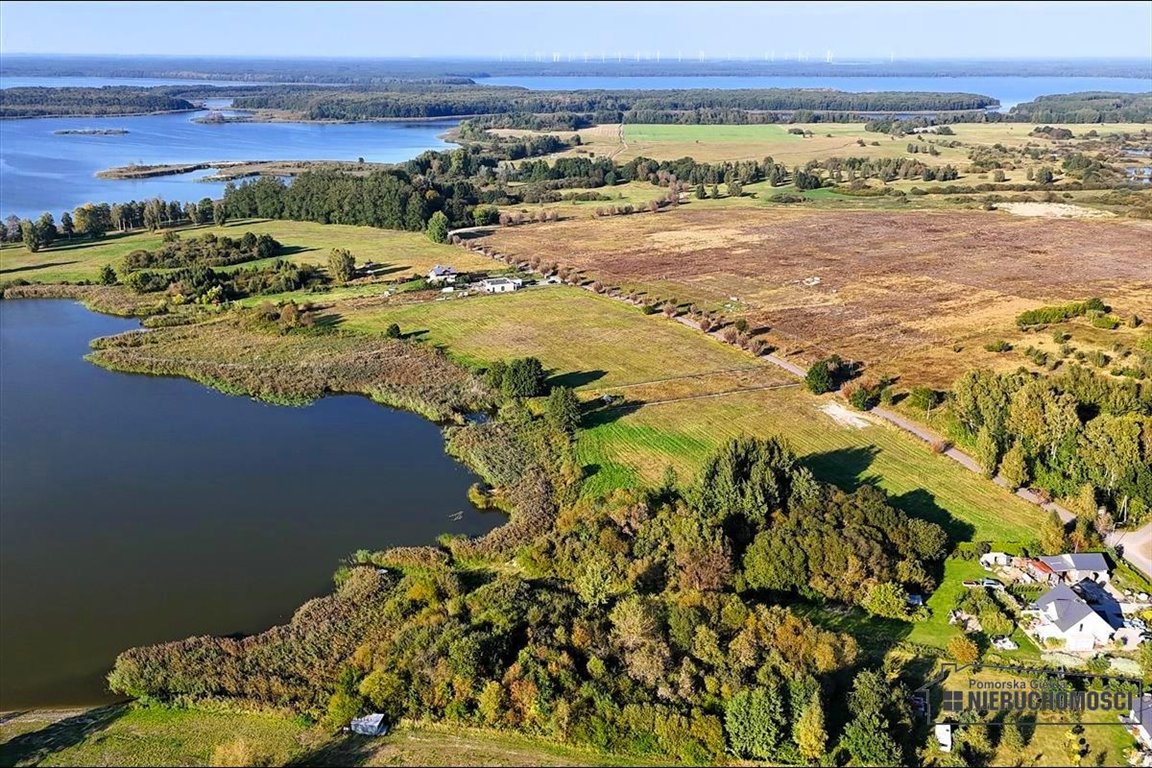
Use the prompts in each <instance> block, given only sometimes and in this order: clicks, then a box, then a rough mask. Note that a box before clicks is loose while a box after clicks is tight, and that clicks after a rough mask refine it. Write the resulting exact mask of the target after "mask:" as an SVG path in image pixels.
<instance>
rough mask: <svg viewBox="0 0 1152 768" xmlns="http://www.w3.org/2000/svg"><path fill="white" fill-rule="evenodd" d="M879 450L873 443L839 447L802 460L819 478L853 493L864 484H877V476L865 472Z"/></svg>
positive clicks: (810, 455)
mask: <svg viewBox="0 0 1152 768" xmlns="http://www.w3.org/2000/svg"><path fill="white" fill-rule="evenodd" d="M879 452H880V450H879V449H878V448H876V447H875V446H872V445H867V446H859V447H855V448H837V449H836V450H834V451H825V452H823V453H811V454H809V455H807V456H805V457H804V458H802V459H801V460H800V461H801V463H802V464H803V465H804V466H806V467H808V469H809V470H811V472H812V474H813V475H814V476H815V477H816V479H817V480H820V481H822V482H825V483H831V484H832V485H835V486H836V487H837V488H840V489H841V490H844V491H848V492H849V493H851V492H852V491H855V490H856V489H857V488H859V487H860V486H862V485H875V484H876V479H877V478H876V476H875V475H868V474H865V473H866V472H867V470H868V468H869V467H871V466H872V462H873V461H874V460H875V458H876V454H877V453H879Z"/></svg>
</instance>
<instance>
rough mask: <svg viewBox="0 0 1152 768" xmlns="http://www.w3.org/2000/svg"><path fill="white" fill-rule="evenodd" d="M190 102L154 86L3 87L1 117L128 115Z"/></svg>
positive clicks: (188, 106)
mask: <svg viewBox="0 0 1152 768" xmlns="http://www.w3.org/2000/svg"><path fill="white" fill-rule="evenodd" d="M193 108H194V105H193V104H192V102H190V101H187V100H185V99H181V98H177V97H175V96H172V95H170V94H169V93H167V92H166V91H163V90H160V89H155V88H135V87H122V86H109V87H106V88H4V89H0V118H6V117H45V116H50V115H131V114H137V113H148V112H174V111H177V110H189V109H193Z"/></svg>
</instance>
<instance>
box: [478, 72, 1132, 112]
mask: <svg viewBox="0 0 1152 768" xmlns="http://www.w3.org/2000/svg"><path fill="white" fill-rule="evenodd" d="M476 82H478V83H483V84H485V85H517V86H520V87H523V88H529V89H531V90H534V91H541V90H561V91H571V90H588V89H600V88H603V89H616V88H639V89H642V90H653V89H661V88H724V89H734V88H830V89H832V90H836V91H848V92H851V93H863V92H866V91H941V92H954V93H978V94H981V95H983V96H992V97H993V98H996V99H999V100H1000V108H1001V109H1003V110H1006V109H1008V108H1010V107H1012V106H1013V105H1015V104H1020V103H1021V102H1025V101H1031V100H1032V99H1035V98H1036V97H1037V96H1047V95H1051V94H1054V93H1074V92H1076V91H1119V92H1122V93H1140V92H1143V91H1152V80H1149V79H1142V78H1128V77H723V76H707V77H676V76H672V77H488V78H478V79H477V80H476Z"/></svg>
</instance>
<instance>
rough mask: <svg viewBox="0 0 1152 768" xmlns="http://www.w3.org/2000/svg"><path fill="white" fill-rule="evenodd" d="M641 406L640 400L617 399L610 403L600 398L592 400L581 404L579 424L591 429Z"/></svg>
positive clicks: (617, 418)
mask: <svg viewBox="0 0 1152 768" xmlns="http://www.w3.org/2000/svg"><path fill="white" fill-rule="evenodd" d="M643 407H644V402H643V401H641V400H631V401H629V400H624V399H619V400H613V401H612V402H610V403H606V402H604V401H602V400H592V401H590V402H587V403H583V404H581V407H580V426H581V427H582V428H584V429H592V428H593V427H601V426H604V425H605V424H611V423H612V422H614V421H617V420H619V419H622V418H624V417H625V416H627V415H628V414H630V413H635V412H636V411H638V410H640V409H641V408H643Z"/></svg>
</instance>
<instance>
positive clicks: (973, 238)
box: [484, 201, 1152, 386]
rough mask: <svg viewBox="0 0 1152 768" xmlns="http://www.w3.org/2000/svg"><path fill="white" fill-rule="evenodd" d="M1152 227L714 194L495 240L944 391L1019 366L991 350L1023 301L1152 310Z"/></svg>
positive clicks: (499, 234) (524, 254) (779, 342)
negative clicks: (979, 372) (987, 369)
mask: <svg viewBox="0 0 1152 768" xmlns="http://www.w3.org/2000/svg"><path fill="white" fill-rule="evenodd" d="M1149 236H1152V224H1150V223H1149V222H1143V221H1133V220H1122V219H1113V220H1077V219H1043V218H1030V217H1022V216H1016V215H1013V214H1010V213H1006V212H1000V211H992V212H986V211H971V212H958V211H951V212H942V211H941V212H938V211H917V210H914V211H894V210H875V211H847V210H844V211H841V210H836V211H833V210H814V209H804V208H801V209H795V208H790V209H784V208H775V207H770V206H764V205H751V206H748V207H746V208H745V209H742V210H740V211H739V213H737V212H736V211H734V210H733V209H731V208H728V209H714V208H710V207H708V206H707V201H706V203H705V204H704V205H701V206H696V205H688V206H683V207H681V208H679V209H676V210H670V211H666V212H663V213H660V214H657V215H652V214H646V215H639V216H630V217H610V218H606V219H601V220H595V221H593V220H591V219H573V220H570V221H560V222H556V223H549V224H542V225H532V226H524V227H512V228H501V229H498V230H496V231H495V232H493V233H492V234H491V235H490V236H488V237H486V238H485V239H484V242H485V243H486V244H487V245H489V246H491V247H494V248H496V249H497V250H498V251H499V252H500V253H504V254H509V255H512V256H515V257H518V258H524V259H527V258H530V257H532V256H538V257H540V258H542V259H546V260H556V261H557V262H559V263H560V264H561V265H562V266H568V267H570V268H575V269H577V270H580V271H581V272H582V273H583V274H584V275H585V276H586V277H587V278H589V279H597V280H600V281H602V282H603V283H604V284H605V285H608V286H616V287H620V288H622V289H624V290H637V291H642V292H645V293H647V294H648V296H649V297H650V298H660V299H665V298H669V297H675V298H676V299H678V300H679V301H682V302H683V301H690V302H694V303H696V304H698V305H700V306H702V307H705V308H708V309H711V310H717V311H721V312H723V313H724V314H725V315H726V316H728V317H730V318H732V317H739V316H743V317H745V318H747V319H748V322H749V323H750V324H751V325H752V326H753V327H762V328H767V329H768V338H769V340H770V341H771V342H772V343H773V344H774V345H776V346H777V347H779V348H780V350H781V352H782V353H783V354H785V355H793V356H795V357H797V358H798V359H800V360H802V361H805V360H812V359H814V358H817V357H821V356H824V355H826V354H829V353H831V352H837V353H839V354H841V355H842V356H845V357H848V358H851V359H855V360H862V361H865V362H867V363H869V364H871V365H872V366H874V370H876V371H877V372H878V373H887V374H895V375H901V376H904V377H906V378H908V379H910V380H911V381H912V382H915V383H919V382H924V383H930V384H934V385H937V386H946V385H948V384H950V383H951V382H952V381H953V380H954V379H955V378H956V376H958V375H959V374H960V373H962V372H963V371H965V370H967V369H969V368H971V367H973V366H976V365H999V364H1001V363H1007V364H1009V365H1015V364H1018V363H1019V361H1020V358H1019V356H1015V357H1014V359H1013V360H1008V361H1005V360H1004V359H1003V356H997V355H996V354H994V353H985V352H984V351H983V350H982V347H983V345H984V344H985V343H987V342H988V341H991V340H993V339H994V338H997V337H999V336H1002V335H1004V334H1007V333H1012V331H1013V329H1014V328H1015V326H1014V318H1015V316H1016V315H1017V314H1018V313H1019V312H1021V311H1023V310H1024V309H1029V308H1033V307H1036V306H1040V305H1043V304H1045V303H1050V302H1055V301H1067V300H1073V299H1084V298H1087V297H1088V296H1091V295H1099V296H1101V297H1102V298H1103V299H1104V300H1105V301H1106V302H1108V303H1109V304H1112V305H1114V306H1115V307H1116V309H1117V310H1118V311H1119V312H1120V313H1121V314H1122V315H1123V316H1127V315H1128V314H1131V313H1137V314H1139V315H1141V316H1145V317H1147V316H1148V315H1149V313H1150V312H1152V277H1150V275H1149V272H1148V255H1147V248H1146V247H1145V245H1144V243H1145V242H1146V241H1147V239H1148V237H1149ZM561 242H562V243H565V244H566V246H565V248H564V249H562V250H557V248H556V243H561ZM1110 333H1113V334H1115V337H1116V338H1119V337H1120V336H1124V335H1126V334H1127V335H1131V334H1130V332H1129V331H1127V330H1124V329H1121V330H1118V331H1115V332H1110ZM1127 341H1132V340H1131V339H1128V340H1127Z"/></svg>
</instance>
